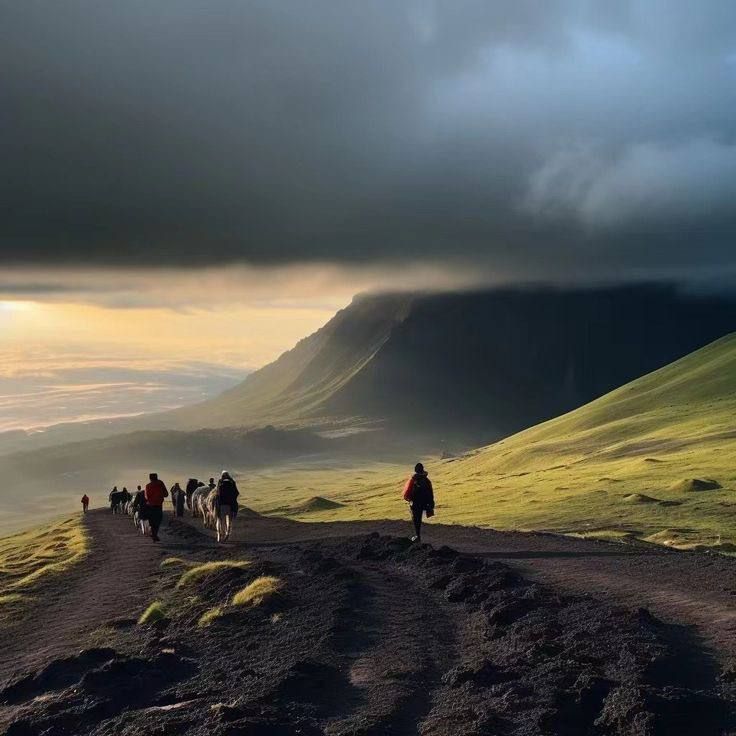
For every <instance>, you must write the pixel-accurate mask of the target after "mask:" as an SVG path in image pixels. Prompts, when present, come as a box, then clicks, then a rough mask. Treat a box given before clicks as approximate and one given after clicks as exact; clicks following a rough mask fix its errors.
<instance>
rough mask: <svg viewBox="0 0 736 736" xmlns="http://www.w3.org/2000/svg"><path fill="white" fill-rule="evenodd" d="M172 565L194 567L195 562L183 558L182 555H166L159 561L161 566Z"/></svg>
mask: <svg viewBox="0 0 736 736" xmlns="http://www.w3.org/2000/svg"><path fill="white" fill-rule="evenodd" d="M173 565H182V566H183V567H195V566H196V565H197V563H196V562H192V561H191V560H185V559H184V558H183V557H167V558H166V559H165V560H162V561H161V567H172V566H173Z"/></svg>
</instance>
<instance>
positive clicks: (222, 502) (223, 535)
mask: <svg viewBox="0 0 736 736" xmlns="http://www.w3.org/2000/svg"><path fill="white" fill-rule="evenodd" d="M210 480H213V479H212V478H210ZM239 495H240V491H238V487H237V485H235V481H234V480H233V479H232V477H231V475H230V473H228V472H227V470H223V471H222V475H221V476H220V480H219V481H218V482H217V497H216V499H215V513H216V514H217V527H216V528H217V541H218V542H224V541H227V540H228V539H229V538H230V532H231V531H232V528H233V519H234V518H235V514H237V513H238V496H239Z"/></svg>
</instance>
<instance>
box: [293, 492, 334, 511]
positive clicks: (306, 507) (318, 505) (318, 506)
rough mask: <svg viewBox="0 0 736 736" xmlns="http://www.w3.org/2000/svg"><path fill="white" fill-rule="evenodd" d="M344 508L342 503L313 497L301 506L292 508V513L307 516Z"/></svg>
mask: <svg viewBox="0 0 736 736" xmlns="http://www.w3.org/2000/svg"><path fill="white" fill-rule="evenodd" d="M343 506H345V504H344V503H338V502H337V501H331V500H330V499H329V498H323V497H322V496H313V497H312V498H310V499H308V500H307V501H305V502H304V503H302V504H299V505H298V506H296V507H295V508H294V512H295V513H298V514H307V513H311V512H313V511H330V510H331V509H340V508H342V507H343Z"/></svg>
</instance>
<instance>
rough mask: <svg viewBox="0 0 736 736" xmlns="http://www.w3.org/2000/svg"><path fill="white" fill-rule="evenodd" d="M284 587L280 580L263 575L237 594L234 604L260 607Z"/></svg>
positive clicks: (234, 597)
mask: <svg viewBox="0 0 736 736" xmlns="http://www.w3.org/2000/svg"><path fill="white" fill-rule="evenodd" d="M283 586H284V583H283V581H282V580H281V579H280V578H276V577H273V576H272V575H262V576H261V577H259V578H256V579H255V580H254V581H253V582H251V583H249V584H248V585H246V586H245V588H243V589H242V590H239V591H238V592H237V593H235V595H234V596H233V599H232V604H233V605H234V606H250V607H254V606H260V605H261V603H263V602H264V601H266V600H268V599H269V598H271V597H272V596H273V595H274V594H275V593H278V592H279V591H280V590H281V588H283Z"/></svg>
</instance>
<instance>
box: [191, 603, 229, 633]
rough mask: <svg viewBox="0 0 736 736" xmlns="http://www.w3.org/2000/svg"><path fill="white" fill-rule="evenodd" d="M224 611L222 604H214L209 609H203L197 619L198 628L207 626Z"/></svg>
mask: <svg viewBox="0 0 736 736" xmlns="http://www.w3.org/2000/svg"><path fill="white" fill-rule="evenodd" d="M224 613H225V608H224V607H223V606H216V607H215V608H210V609H209V610H207V611H205V612H204V613H203V614H202V615H201V616H200V617H199V620H198V621H197V626H199V627H200V628H204V627H205V626H209V625H210V624H211V623H213V622H214V621H216V620H217V619H218V618H220V617H221V616H222V615H223V614H224Z"/></svg>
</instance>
